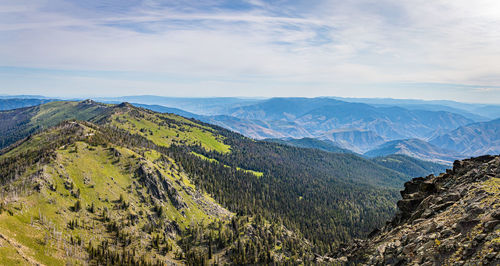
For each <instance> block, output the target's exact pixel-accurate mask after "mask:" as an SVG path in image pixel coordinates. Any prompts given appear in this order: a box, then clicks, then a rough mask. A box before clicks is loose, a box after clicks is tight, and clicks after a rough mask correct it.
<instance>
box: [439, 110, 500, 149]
mask: <svg viewBox="0 0 500 266" xmlns="http://www.w3.org/2000/svg"><path fill="white" fill-rule="evenodd" d="M430 143H432V144H434V145H436V146H439V147H441V148H443V149H449V150H455V151H458V152H459V153H460V154H461V155H464V156H479V155H484V154H500V119H496V120H492V121H489V122H480V123H473V124H469V125H466V126H462V127H459V128H457V129H456V130H453V131H451V132H449V133H446V134H443V135H440V136H437V137H435V138H433V139H431V140H430Z"/></svg>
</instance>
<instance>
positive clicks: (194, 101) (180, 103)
mask: <svg viewBox="0 0 500 266" xmlns="http://www.w3.org/2000/svg"><path fill="white" fill-rule="evenodd" d="M95 100H98V101H101V102H131V103H138V104H147V105H162V106H168V107H170V108H177V109H181V110H185V111H187V112H191V113H195V114H199V115H221V114H226V113H227V112H228V110H230V109H231V108H235V107H239V106H244V105H249V104H254V103H257V102H260V101H262V99H259V98H236V97H210V98H194V97H193V98H182V97H164V96H156V95H137V96H122V97H106V98H95Z"/></svg>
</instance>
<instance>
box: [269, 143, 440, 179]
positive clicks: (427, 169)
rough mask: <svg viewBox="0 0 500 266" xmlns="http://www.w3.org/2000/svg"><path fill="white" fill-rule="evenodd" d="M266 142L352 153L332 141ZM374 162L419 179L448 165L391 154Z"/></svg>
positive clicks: (376, 158)
mask: <svg viewBox="0 0 500 266" xmlns="http://www.w3.org/2000/svg"><path fill="white" fill-rule="evenodd" d="M265 141H270V142H276V143H281V144H286V145H291V146H296V147H302V148H311V149H319V150H323V151H327V152H333V153H352V151H350V150H346V149H342V148H340V147H338V146H336V145H334V143H332V142H330V141H324V140H318V139H313V138H302V139H265ZM371 161H372V162H374V163H376V164H378V165H381V166H383V167H386V168H388V169H391V170H394V171H397V172H400V173H402V174H405V175H407V176H411V177H417V176H425V175H429V174H439V173H442V172H445V170H446V169H447V168H448V166H447V165H444V164H438V163H434V162H429V161H423V160H419V159H416V158H413V157H409V156H406V155H402V154H391V155H387V156H381V157H375V158H372V159H371Z"/></svg>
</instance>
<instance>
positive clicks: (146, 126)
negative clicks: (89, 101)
mask: <svg viewBox="0 0 500 266" xmlns="http://www.w3.org/2000/svg"><path fill="white" fill-rule="evenodd" d="M107 122H108V123H110V124H111V125H113V126H116V127H118V128H121V129H124V130H127V131H128V132H131V133H133V134H139V135H142V136H144V137H146V138H147V139H149V140H151V141H153V142H154V143H155V144H156V145H161V146H166V147H168V146H170V145H171V144H176V145H200V146H202V147H203V148H205V149H207V150H211V151H217V152H221V153H226V152H229V151H230V147H229V146H228V145H226V144H224V138H223V137H222V136H220V135H218V134H217V133H216V132H215V131H214V129H212V128H210V127H208V126H204V125H201V124H199V123H195V122H193V121H191V120H188V119H186V118H184V117H181V116H178V115H174V114H162V113H156V112H153V111H150V110H147V109H142V108H137V107H134V106H132V105H130V104H126V103H124V104H120V105H117V106H116V107H114V110H113V113H112V114H111V115H110V117H109V118H107Z"/></svg>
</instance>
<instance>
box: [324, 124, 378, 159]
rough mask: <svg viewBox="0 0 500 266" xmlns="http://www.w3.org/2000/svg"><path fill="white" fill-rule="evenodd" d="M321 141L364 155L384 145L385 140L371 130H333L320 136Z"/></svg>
mask: <svg viewBox="0 0 500 266" xmlns="http://www.w3.org/2000/svg"><path fill="white" fill-rule="evenodd" d="M318 138H319V139H321V140H327V141H331V142H333V143H335V144H336V145H338V146H339V147H342V148H344V149H348V150H352V151H355V152H357V153H363V152H366V151H368V150H369V149H370V148H372V147H374V146H377V145H380V144H382V143H384V139H383V138H382V137H380V136H379V135H377V134H375V132H373V131H370V130H356V129H333V130H330V131H328V132H326V133H324V134H322V135H320V136H318Z"/></svg>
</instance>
